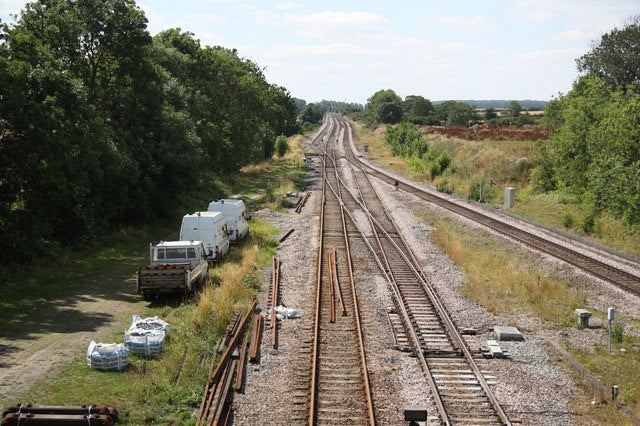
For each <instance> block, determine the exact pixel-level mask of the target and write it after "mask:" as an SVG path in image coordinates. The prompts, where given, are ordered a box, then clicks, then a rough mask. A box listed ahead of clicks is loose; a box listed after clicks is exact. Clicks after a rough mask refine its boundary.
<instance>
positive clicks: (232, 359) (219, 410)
mask: <svg viewBox="0 0 640 426" xmlns="http://www.w3.org/2000/svg"><path fill="white" fill-rule="evenodd" d="M256 303H257V301H254V302H253V304H252V305H251V308H249V310H248V311H247V313H246V314H245V316H244V317H243V318H242V319H241V320H240V316H237V317H236V321H234V322H233V323H232V324H231V325H230V327H227V333H226V336H225V337H224V338H223V340H222V341H221V346H222V344H223V343H225V344H227V349H226V350H225V352H224V354H223V355H222V356H221V357H220V359H219V360H218V359H217V353H214V355H213V361H212V362H211V368H210V369H209V381H208V382H207V386H206V388H205V390H204V394H203V396H202V403H201V404H200V410H199V412H198V419H197V421H196V425H218V424H220V425H225V424H227V422H228V419H229V415H230V414H231V410H230V409H229V408H230V407H229V405H228V404H227V395H228V393H229V389H230V388H231V384H232V382H233V378H234V375H235V376H236V382H235V390H236V392H241V391H242V384H243V377H244V366H245V360H246V358H247V347H248V344H249V343H248V339H247V336H246V335H245V333H244V329H245V325H246V324H247V321H248V320H249V317H250V316H251V314H252V313H253V312H254V309H255V307H256ZM226 340H228V342H226ZM240 341H242V346H241V349H240V354H239V355H238V354H236V352H237V351H236V349H237V347H238V344H239V342H240ZM252 345H253V343H252ZM216 352H217V351H216ZM216 360H217V363H216Z"/></svg>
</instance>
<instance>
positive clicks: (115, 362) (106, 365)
mask: <svg viewBox="0 0 640 426" xmlns="http://www.w3.org/2000/svg"><path fill="white" fill-rule="evenodd" d="M128 354H129V350H128V349H127V348H126V347H124V346H123V345H122V343H102V342H100V343H96V342H95V341H93V340H92V341H91V343H90V344H89V347H88V348H87V365H89V367H92V368H95V369H98V370H122V369H124V368H126V366H127V364H128V363H129V358H128Z"/></svg>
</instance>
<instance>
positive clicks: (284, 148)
mask: <svg viewBox="0 0 640 426" xmlns="http://www.w3.org/2000/svg"><path fill="white" fill-rule="evenodd" d="M275 149H276V155H277V156H278V157H284V155H285V154H286V153H287V152H289V150H290V149H291V147H290V146H289V140H288V139H287V137H286V136H285V135H280V136H278V137H277V138H276V148H275Z"/></svg>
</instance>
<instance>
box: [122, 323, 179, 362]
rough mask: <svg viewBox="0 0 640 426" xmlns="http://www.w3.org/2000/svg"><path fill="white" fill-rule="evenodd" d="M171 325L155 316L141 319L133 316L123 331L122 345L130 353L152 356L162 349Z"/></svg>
mask: <svg viewBox="0 0 640 426" xmlns="http://www.w3.org/2000/svg"><path fill="white" fill-rule="evenodd" d="M170 329H171V326H170V325H169V324H168V323H166V322H164V321H163V320H161V319H159V318H158V317H157V316H155V317H149V318H144V319H141V318H140V317H139V316H138V315H134V316H133V320H132V321H131V326H130V327H129V329H128V330H127V331H125V333H124V345H125V346H126V347H127V349H129V351H131V353H132V354H135V355H138V356H144V357H154V356H158V355H160V354H161V353H162V352H163V351H164V342H165V338H166V335H167V331H168V330H170Z"/></svg>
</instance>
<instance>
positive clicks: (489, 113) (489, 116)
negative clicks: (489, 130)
mask: <svg viewBox="0 0 640 426" xmlns="http://www.w3.org/2000/svg"><path fill="white" fill-rule="evenodd" d="M494 118H498V113H497V112H496V110H495V109H494V108H491V107H489V108H487V109H486V110H485V111H484V119H485V120H487V121H489V120H493V119H494Z"/></svg>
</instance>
